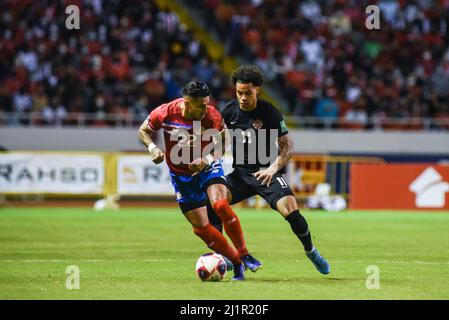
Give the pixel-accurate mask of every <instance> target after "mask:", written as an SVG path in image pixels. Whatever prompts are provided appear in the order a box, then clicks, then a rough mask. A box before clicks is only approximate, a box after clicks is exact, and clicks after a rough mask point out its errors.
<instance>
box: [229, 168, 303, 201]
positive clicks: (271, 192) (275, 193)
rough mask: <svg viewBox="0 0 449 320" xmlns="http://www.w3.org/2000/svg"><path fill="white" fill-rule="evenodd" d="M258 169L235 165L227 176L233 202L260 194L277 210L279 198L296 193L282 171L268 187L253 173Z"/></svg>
mask: <svg viewBox="0 0 449 320" xmlns="http://www.w3.org/2000/svg"><path fill="white" fill-rule="evenodd" d="M257 171H259V169H258V168H242V167H235V168H234V171H233V172H232V173H230V174H228V175H227V176H226V184H227V185H228V188H229V191H230V192H231V194H232V200H231V204H235V203H238V202H240V201H243V200H245V199H248V198H250V197H252V196H255V195H259V196H261V197H262V198H264V199H265V201H267V202H268V203H269V204H270V206H271V207H272V208H273V209H274V210H276V204H277V202H278V200H279V199H282V198H283V197H285V196H293V195H294V194H293V191H292V190H291V189H290V186H289V185H288V184H287V182H286V181H285V179H284V178H283V177H282V174H281V173H279V172H278V173H276V174H275V175H274V176H273V179H272V180H271V183H270V186H269V187H267V185H262V184H261V182H260V181H258V180H257V178H256V177H254V176H253V173H255V172H257Z"/></svg>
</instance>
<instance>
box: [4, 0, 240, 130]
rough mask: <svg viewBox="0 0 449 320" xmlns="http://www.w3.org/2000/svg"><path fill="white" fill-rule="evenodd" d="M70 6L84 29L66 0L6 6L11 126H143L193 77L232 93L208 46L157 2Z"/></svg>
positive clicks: (218, 94)
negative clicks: (70, 24)
mask: <svg viewBox="0 0 449 320" xmlns="http://www.w3.org/2000/svg"><path fill="white" fill-rule="evenodd" d="M70 4H77V5H78V6H79V7H80V8H81V23H80V24H81V26H82V28H81V29H80V30H68V29H66V27H65V19H66V17H67V16H66V15H65V14H64V8H65V7H66V5H68V4H66V1H38V2H36V1H19V2H17V1H6V2H5V1H2V3H1V4H0V11H1V16H0V30H2V32H1V34H0V47H1V52H0V111H2V112H4V113H6V112H11V113H13V114H14V117H9V118H8V122H7V123H5V122H6V120H4V124H10V125H14V124H28V123H29V122H32V123H33V124H34V125H61V124H66V125H67V124H71V123H78V124H79V123H80V121H82V122H85V124H87V125H95V126H105V125H108V120H110V121H112V122H113V123H115V124H122V125H123V124H132V125H137V124H138V123H140V122H141V121H142V119H144V118H145V117H146V116H147V114H148V112H149V111H151V109H152V108H154V107H156V106H157V105H159V104H160V103H162V102H163V101H166V100H170V99H172V98H174V97H176V96H178V95H179V92H180V88H181V87H182V86H183V85H184V84H185V82H187V81H188V80H190V79H191V77H192V76H195V77H197V78H200V79H202V80H204V81H206V82H207V83H208V84H209V86H210V88H211V91H212V93H213V97H214V98H215V99H216V100H218V101H215V103H218V102H219V101H220V99H224V98H229V96H227V95H226V94H227V93H228V95H229V94H232V92H231V91H230V90H226V88H227V86H228V82H227V80H226V77H225V75H224V74H223V73H222V71H221V70H220V69H219V68H218V66H217V64H216V63H215V62H214V61H212V60H211V58H210V57H209V55H208V54H207V51H206V49H205V48H204V46H203V45H202V44H201V43H199V42H198V41H197V40H196V39H195V37H194V36H193V34H192V33H191V32H190V31H189V30H188V29H187V28H186V26H185V25H183V24H182V23H181V22H180V21H179V18H178V16H177V15H176V14H175V13H173V12H168V11H164V10H162V9H159V8H158V7H157V5H156V4H155V1H140V0H135V1H126V2H125V1H82V2H81V1H74V2H73V1H72V2H70ZM61 13H62V14H61ZM30 115H31V116H30Z"/></svg>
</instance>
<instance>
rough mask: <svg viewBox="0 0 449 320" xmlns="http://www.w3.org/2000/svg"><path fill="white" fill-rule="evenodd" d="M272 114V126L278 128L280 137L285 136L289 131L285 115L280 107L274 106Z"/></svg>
mask: <svg viewBox="0 0 449 320" xmlns="http://www.w3.org/2000/svg"><path fill="white" fill-rule="evenodd" d="M272 108H273V112H272V116H271V119H270V122H271V123H270V128H271V129H277V130H278V137H279V138H280V137H282V136H285V135H286V134H287V133H288V129H287V125H286V124H285V120H284V117H283V116H282V114H281V113H280V112H279V110H278V109H276V108H275V107H274V106H273V107H272Z"/></svg>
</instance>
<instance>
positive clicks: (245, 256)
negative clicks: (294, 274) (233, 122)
mask: <svg viewBox="0 0 449 320" xmlns="http://www.w3.org/2000/svg"><path fill="white" fill-rule="evenodd" d="M209 95H210V91H209V88H208V87H207V85H206V84H205V83H203V82H201V81H191V82H189V83H188V84H187V85H186V86H185V87H184V89H183V97H182V98H179V99H175V100H173V101H171V102H169V103H166V104H163V105H161V106H159V107H157V108H156V109H154V110H153V111H152V112H151V113H150V115H149V117H148V118H147V119H146V120H145V121H144V122H143V123H142V125H141V127H140V129H139V136H140V138H141V140H142V142H143V143H144V144H145V145H146V146H147V147H148V151H149V152H150V154H151V157H152V160H153V162H154V163H156V164H158V163H161V162H163V161H164V159H165V161H166V162H167V165H168V167H169V169H170V175H171V180H172V185H173V187H174V189H175V192H176V198H177V202H178V204H179V206H180V208H181V211H182V212H183V214H184V216H185V217H186V219H187V220H188V221H189V222H190V223H191V225H192V227H193V232H194V233H195V234H196V235H197V236H198V237H200V238H201V239H202V240H203V241H204V242H205V243H206V245H207V246H208V247H209V248H211V249H212V250H214V251H216V252H218V253H220V254H222V255H223V256H225V257H226V258H228V259H229V260H230V261H231V262H232V264H233V269H234V277H233V280H244V269H245V267H247V268H249V269H250V270H251V271H256V270H257V269H259V268H260V267H261V266H262V264H261V263H260V262H259V261H257V260H256V259H255V258H254V257H253V256H251V255H250V254H249V253H248V249H247V248H246V244H245V239H244V236H243V231H242V228H241V225H240V221H239V219H238V217H237V215H236V214H235V213H234V211H233V210H232V208H231V207H230V205H229V202H228V199H227V191H228V190H227V186H226V181H225V179H224V172H223V168H222V164H221V160H219V158H220V157H221V154H222V153H223V149H224V148H220V149H222V150H220V152H213V154H211V153H208V152H207V151H205V150H208V149H207V148H208V147H209V146H210V144H214V141H215V142H216V141H217V139H221V140H220V141H222V140H224V132H225V129H226V127H225V124H224V121H223V119H222V117H221V115H220V113H219V112H218V111H217V110H216V109H215V108H214V107H213V106H210V105H208V103H209ZM159 129H163V130H164V140H165V148H166V152H165V154H164V153H163V152H162V151H161V150H160V149H159V148H158V147H157V146H156V145H155V144H154V142H153V140H152V139H151V135H152V133H153V132H155V131H157V130H159ZM196 129H200V130H201V132H197V131H198V130H196ZM207 129H215V130H216V131H215V132H216V133H217V134H216V135H214V136H211V137H210V139H204V137H203V130H207ZM222 146H224V144H222ZM195 148H196V150H197V151H198V150H199V151H200V152H199V155H195V150H194V149H195ZM212 150H214V149H212ZM186 151H187V152H186ZM183 152H184V153H183ZM180 153H181V156H180V155H179V154H180ZM185 155H187V158H186V157H185ZM207 197H208V198H209V200H210V202H211V205H212V207H213V208H214V210H215V212H216V213H217V215H218V216H219V218H220V219H221V221H222V222H223V225H224V228H225V231H226V233H227V235H228V236H229V238H230V239H231V241H232V243H233V244H234V246H235V248H234V247H232V246H230V245H229V244H228V242H227V241H226V238H225V237H224V236H223V235H222V234H221V233H220V232H219V231H217V230H216V229H215V228H214V227H213V226H212V225H211V224H210V223H209V219H208V216H207V210H206V206H205V203H206V199H207Z"/></svg>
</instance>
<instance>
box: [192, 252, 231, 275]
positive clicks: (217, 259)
mask: <svg viewBox="0 0 449 320" xmlns="http://www.w3.org/2000/svg"><path fill="white" fill-rule="evenodd" d="M195 270H196V274H197V275H198V278H200V279H201V280H202V281H221V280H222V279H223V277H224V276H225V274H226V271H227V266H226V261H225V259H224V258H223V256H222V255H221V254H218V253H206V254H203V255H202V256H201V257H199V258H198V261H197V262H196V267H195Z"/></svg>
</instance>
